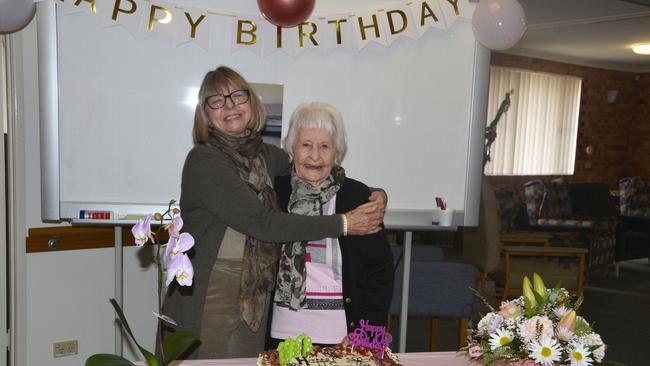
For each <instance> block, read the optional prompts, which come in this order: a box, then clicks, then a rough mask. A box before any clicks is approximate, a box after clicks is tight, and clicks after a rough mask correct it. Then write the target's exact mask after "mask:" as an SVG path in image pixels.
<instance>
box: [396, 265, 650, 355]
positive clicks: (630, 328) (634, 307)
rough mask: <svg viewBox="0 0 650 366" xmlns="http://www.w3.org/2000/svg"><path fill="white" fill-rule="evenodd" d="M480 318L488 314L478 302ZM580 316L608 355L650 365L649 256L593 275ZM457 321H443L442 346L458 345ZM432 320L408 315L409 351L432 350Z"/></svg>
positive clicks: (454, 347) (444, 348) (440, 330)
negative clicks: (604, 275)
mask: <svg viewBox="0 0 650 366" xmlns="http://www.w3.org/2000/svg"><path fill="white" fill-rule="evenodd" d="M475 307H476V311H475V313H476V317H477V318H478V317H479V315H478V314H479V313H483V314H484V313H485V309H484V308H483V309H482V305H477V306H475ZM582 316H584V317H585V319H587V321H589V322H590V323H591V324H592V325H593V327H594V328H595V329H596V332H598V333H599V334H600V335H601V337H602V339H603V340H604V341H605V343H606V344H607V345H608V350H607V356H606V358H607V359H609V360H613V361H617V362H621V363H623V364H626V365H628V366H645V365H649V364H650V361H648V360H650V262H649V261H648V259H647V258H644V259H640V260H634V261H628V262H623V263H621V264H620V274H619V276H618V277H616V276H615V275H614V268H613V267H611V268H610V270H609V273H608V275H607V277H604V278H603V277H602V276H601V274H600V273H599V272H594V273H593V274H591V276H590V279H589V282H588V284H587V286H586V287H585V289H584V304H583V307H582ZM398 324H399V323H398V322H393V326H392V329H391V333H392V334H393V336H394V337H395V338H394V342H393V344H394V345H396V344H398V342H399V340H398V338H399V337H398V335H397V333H398V330H397V329H398V327H399V325H398ZM457 332H458V325H457V323H456V322H455V321H453V320H440V321H439V328H438V348H437V350H438V351H455V350H457V349H458V341H457V334H458V333H457ZM429 334H430V328H429V321H428V319H409V323H408V334H407V342H406V350H407V352H424V351H428V350H429Z"/></svg>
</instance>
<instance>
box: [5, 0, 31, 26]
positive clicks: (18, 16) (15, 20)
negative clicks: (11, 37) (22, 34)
mask: <svg viewBox="0 0 650 366" xmlns="http://www.w3.org/2000/svg"><path fill="white" fill-rule="evenodd" d="M35 13H36V4H35V3H34V1H32V0H0V34H5V33H13V32H16V31H19V30H21V29H23V28H24V27H25V26H26V25H27V24H29V22H30V21H31V20H32V18H33V17H34V14H35Z"/></svg>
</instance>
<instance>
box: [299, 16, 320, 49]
mask: <svg viewBox="0 0 650 366" xmlns="http://www.w3.org/2000/svg"><path fill="white" fill-rule="evenodd" d="M306 25H308V26H310V27H311V32H305V27H304V26H306ZM316 32H318V27H316V24H314V23H313V22H304V23H300V24H298V34H299V35H300V47H305V37H309V39H310V40H311V43H312V44H313V45H314V46H318V42H316V38H314V34H316Z"/></svg>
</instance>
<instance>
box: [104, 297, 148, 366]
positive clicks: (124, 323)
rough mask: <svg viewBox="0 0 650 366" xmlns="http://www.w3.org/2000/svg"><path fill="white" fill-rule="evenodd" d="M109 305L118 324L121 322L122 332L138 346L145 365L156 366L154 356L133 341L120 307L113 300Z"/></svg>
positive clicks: (133, 337)
mask: <svg viewBox="0 0 650 366" xmlns="http://www.w3.org/2000/svg"><path fill="white" fill-rule="evenodd" d="M110 302H111V305H113V308H115V312H116V313H117V316H118V318H120V322H122V326H123V327H124V330H126V332H127V333H128V334H129V336H130V337H131V339H132V340H133V342H134V343H135V345H136V346H138V349H139V350H140V352H142V355H143V356H144V358H145V361H147V365H149V366H158V365H159V363H158V360H157V359H156V356H154V354H153V353H151V352H149V351H147V350H146V349H144V348H143V347H142V346H141V345H140V343H138V341H137V340H136V339H135V336H134V335H133V332H132V331H131V327H130V326H129V322H127V321H126V317H125V316H124V312H123V311H122V308H121V307H120V305H119V304H118V303H117V301H115V299H111V300H110Z"/></svg>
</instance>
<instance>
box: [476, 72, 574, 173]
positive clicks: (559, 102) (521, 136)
mask: <svg viewBox="0 0 650 366" xmlns="http://www.w3.org/2000/svg"><path fill="white" fill-rule="evenodd" d="M581 87H582V79H580V78H577V77H574V76H566V75H555V74H548V73H539V72H531V71H525V70H518V69H511V68H504V67H496V66H492V67H491V68H490V86H489V99H488V111H487V116H488V117H487V124H489V123H490V121H491V120H492V119H494V116H496V113H497V110H498V108H499V105H500V104H501V101H502V100H503V98H504V97H505V93H507V92H508V91H509V90H510V89H514V94H513V95H511V105H510V109H509V110H508V112H507V113H505V114H504V115H503V116H501V120H500V121H499V123H498V125H497V137H496V140H495V141H494V143H493V144H492V147H491V154H490V156H491V161H489V162H488V163H487V164H486V166H485V174H487V175H571V174H573V170H574V163H575V151H576V139H577V135H578V113H579V110H580V91H581Z"/></svg>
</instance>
